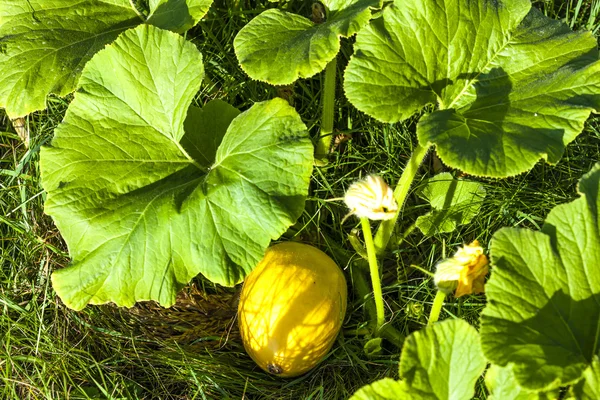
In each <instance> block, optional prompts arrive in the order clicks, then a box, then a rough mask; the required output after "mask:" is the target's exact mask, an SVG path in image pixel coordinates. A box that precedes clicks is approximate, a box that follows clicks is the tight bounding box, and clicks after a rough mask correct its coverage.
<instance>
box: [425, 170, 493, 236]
mask: <svg viewBox="0 0 600 400" xmlns="http://www.w3.org/2000/svg"><path fill="white" fill-rule="evenodd" d="M485 193H486V192H485V189H484V188H483V186H482V185H481V184H480V183H478V182H470V181H465V180H462V179H461V180H458V179H454V178H453V177H452V175H451V174H450V173H448V172H445V173H441V174H438V175H436V176H434V177H433V178H431V179H428V180H427V181H426V182H425V186H423V187H422V188H421V189H420V190H419V191H418V192H417V195H418V196H419V197H421V198H422V199H424V200H426V201H427V202H429V204H430V205H431V207H432V208H433V211H430V212H429V213H427V214H425V215H421V216H419V217H418V218H417V221H416V223H415V224H416V226H417V228H419V230H420V231H421V232H422V233H423V234H424V235H427V236H431V235H435V234H437V233H442V232H452V231H454V230H455V229H456V228H457V227H458V226H459V225H464V224H467V223H469V222H470V221H471V220H472V219H473V217H475V216H476V215H477V213H479V209H480V208H481V203H482V202H483V199H484V198H485Z"/></svg>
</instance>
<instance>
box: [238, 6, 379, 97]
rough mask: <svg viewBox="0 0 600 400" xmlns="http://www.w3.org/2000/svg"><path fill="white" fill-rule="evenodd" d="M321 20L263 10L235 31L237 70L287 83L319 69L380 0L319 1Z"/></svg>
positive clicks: (273, 81) (276, 82)
mask: <svg viewBox="0 0 600 400" xmlns="http://www.w3.org/2000/svg"><path fill="white" fill-rule="evenodd" d="M323 4H324V5H325V7H326V8H327V10H326V11H327V15H326V20H325V22H323V23H317V24H315V23H314V22H312V21H311V20H310V19H308V18H305V17H303V16H300V15H297V14H292V13H289V12H286V11H281V10H278V9H271V10H267V11H265V12H263V13H261V14H260V15H258V16H257V17H256V18H254V19H253V20H252V21H250V23H248V25H246V26H245V27H243V28H242V29H241V30H240V31H239V33H238V34H237V36H236V38H235V41H234V43H233V44H234V47H235V54H236V55H237V57H238V60H239V62H240V65H241V67H242V69H243V70H244V71H245V72H246V73H247V74H248V75H249V76H250V77H251V78H253V79H258V80H261V81H265V82H269V83H271V84H274V85H287V84H290V83H292V82H294V81H295V80H297V79H298V78H308V77H311V76H313V75H315V74H317V73H319V72H321V71H322V70H323V69H324V68H325V66H326V65H327V63H328V62H329V61H331V60H333V59H334V58H335V56H336V55H337V53H338V51H339V50H340V37H349V36H352V35H354V34H355V33H356V32H358V31H359V30H360V29H361V28H362V27H364V26H365V25H366V24H367V23H368V22H369V19H370V18H371V10H370V8H372V7H378V6H379V4H380V0H324V1H323Z"/></svg>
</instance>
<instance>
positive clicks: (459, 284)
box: [434, 240, 489, 297]
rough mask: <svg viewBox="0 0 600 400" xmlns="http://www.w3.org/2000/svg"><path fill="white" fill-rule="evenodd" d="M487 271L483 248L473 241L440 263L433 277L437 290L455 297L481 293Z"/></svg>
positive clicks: (486, 260)
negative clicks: (452, 293)
mask: <svg viewBox="0 0 600 400" xmlns="http://www.w3.org/2000/svg"><path fill="white" fill-rule="evenodd" d="M488 271H489V267H488V259H487V257H486V256H485V254H483V248H482V247H481V246H480V245H479V242H478V241H477V240H475V241H474V242H473V243H471V244H469V245H465V246H463V247H461V248H459V249H458V251H457V252H456V254H454V256H452V257H450V258H446V259H444V260H442V261H440V262H439V263H438V264H437V266H436V271H435V275H434V281H435V285H436V286H437V288H438V290H440V291H442V292H444V293H446V294H450V293H451V292H452V291H454V290H456V292H455V293H454V296H455V297H461V296H464V295H466V294H474V293H483V291H484V281H485V276H486V275H487V273H488Z"/></svg>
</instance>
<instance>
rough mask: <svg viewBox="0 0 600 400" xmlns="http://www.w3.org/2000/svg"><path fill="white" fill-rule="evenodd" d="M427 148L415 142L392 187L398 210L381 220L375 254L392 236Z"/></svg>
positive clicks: (376, 236) (380, 251)
mask: <svg viewBox="0 0 600 400" xmlns="http://www.w3.org/2000/svg"><path fill="white" fill-rule="evenodd" d="M427 150H429V149H428V148H427V147H422V146H421V145H420V144H417V147H415V149H414V150H413V153H412V155H411V156H410V160H408V163H407V164H406V167H404V171H403V172H402V175H401V176H400V179H399V180H398V185H397V186H396V189H394V199H396V202H397V203H398V211H396V214H395V215H394V218H392V219H388V220H386V221H382V222H381V225H379V229H378V230H377V233H376V234H375V249H376V251H377V254H381V253H382V252H383V251H384V250H385V249H386V247H387V245H388V243H389V241H390V238H391V237H392V233H393V232H394V226H396V222H397V221H398V216H399V215H400V212H401V211H402V207H403V206H404V201H405V200H406V196H407V195H408V191H409V189H410V185H411V184H412V182H413V180H414V179H415V176H416V175H417V171H418V170H419V165H421V163H422V162H423V159H424V158H425V155H426V154H427Z"/></svg>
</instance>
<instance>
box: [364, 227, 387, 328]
mask: <svg viewBox="0 0 600 400" xmlns="http://www.w3.org/2000/svg"><path fill="white" fill-rule="evenodd" d="M360 223H361V226H362V229H363V235H364V237H365V247H366V248H367V257H368V258H369V271H370V272H371V283H372V284H373V296H374V298H375V309H376V310H377V325H376V326H375V332H378V331H379V329H380V328H381V326H382V325H383V323H384V322H385V318H384V310H383V293H382V292H381V281H380V280H379V268H378V267H377V254H375V245H374V243H373V234H372V233H371V225H370V222H369V219H368V218H365V217H363V218H361V219H360Z"/></svg>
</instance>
